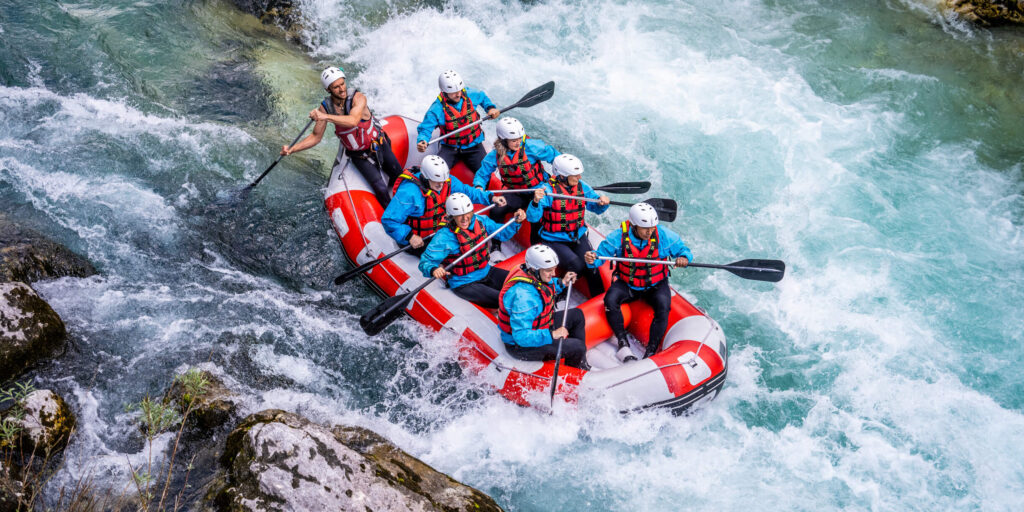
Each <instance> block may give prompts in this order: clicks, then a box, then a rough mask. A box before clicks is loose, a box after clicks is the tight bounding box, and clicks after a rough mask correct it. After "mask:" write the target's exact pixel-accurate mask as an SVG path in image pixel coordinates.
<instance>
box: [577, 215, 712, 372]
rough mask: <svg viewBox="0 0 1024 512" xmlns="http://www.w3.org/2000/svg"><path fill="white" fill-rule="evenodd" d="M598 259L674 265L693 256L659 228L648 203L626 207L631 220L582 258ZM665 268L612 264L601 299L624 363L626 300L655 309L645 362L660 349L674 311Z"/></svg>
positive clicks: (629, 357)
mask: <svg viewBox="0 0 1024 512" xmlns="http://www.w3.org/2000/svg"><path fill="white" fill-rule="evenodd" d="M598 256H618V257H623V258H639V259H661V260H664V259H673V258H674V259H675V262H676V264H675V266H676V267H685V266H687V265H689V264H690V259H691V258H693V254H692V253H690V248H689V247H687V246H686V243H685V242H683V240H682V239H681V238H679V235H677V234H675V233H673V232H671V231H669V230H667V229H663V228H662V227H660V226H658V212H657V211H655V209H654V207H653V206H651V205H649V204H647V203H637V204H634V205H633V206H631V207H630V208H629V221H628V222H623V223H622V229H621V230H616V231H613V232H612V233H611V234H609V235H608V238H605V239H604V241H603V242H601V245H599V246H598V247H597V251H590V252H588V253H587V254H586V256H585V259H586V261H587V265H588V266H590V267H592V268H597V267H600V266H601V265H602V264H603V263H604V260H598V259H597V257H598ZM668 273H669V271H668V265H655V264H646V263H624V262H616V263H615V281H614V282H613V283H612V284H611V286H609V287H608V292H607V293H605V295H604V312H605V316H607V317H608V323H609V324H611V327H612V332H614V333H615V337H616V338H617V339H618V340H619V351H618V353H617V354H616V355H617V356H618V357H619V360H621V361H623V362H627V361H635V360H636V357H635V356H634V355H633V352H632V350H631V349H630V348H629V340H628V339H627V338H626V327H625V326H624V325H623V319H622V310H621V309H620V307H621V306H622V304H625V303H627V302H633V301H635V300H643V301H644V302H646V303H648V304H650V305H651V308H652V309H654V321H653V322H651V329H650V331H649V334H650V338H649V339H650V341H648V343H647V351H646V352H645V353H644V358H648V357H651V356H653V355H654V354H655V353H657V352H658V349H659V348H661V342H662V338H664V337H665V330H666V329H667V328H668V313H669V310H670V309H671V307H672V290H670V289H669V285H668Z"/></svg>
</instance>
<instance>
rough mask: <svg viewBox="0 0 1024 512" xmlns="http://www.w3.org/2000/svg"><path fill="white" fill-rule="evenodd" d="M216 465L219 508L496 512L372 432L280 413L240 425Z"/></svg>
mask: <svg viewBox="0 0 1024 512" xmlns="http://www.w3.org/2000/svg"><path fill="white" fill-rule="evenodd" d="M221 463H222V464H223V465H224V466H225V468H226V470H225V474H224V475H223V477H222V478H220V479H219V480H218V481H217V482H216V483H215V485H214V486H213V487H212V488H211V490H210V492H209V493H208V494H207V498H208V499H210V500H211V505H212V506H213V507H214V508H215V509H216V510H224V511H227V510H230V511H269V510H374V511H384V510H401V511H406V510H422V511H428V510H446V511H447V510H451V511H455V510H467V511H468V510H473V511H488V510H491V511H497V510H501V509H500V508H499V507H498V505H497V504H496V503H495V502H494V500H492V499H491V498H490V497H489V496H487V495H486V494H483V493H482V492H480V491H478V490H476V489H473V488H471V487H467V486H465V485H462V484H460V483H458V482H456V481H455V480H453V479H452V478H450V477H448V476H447V475H444V474H442V473H439V472H437V471H436V470H434V469H433V468H431V467H430V466H428V465H427V464H425V463H423V462H422V461H420V460H418V459H416V458H415V457H412V456H411V455H409V454H407V453H405V452H403V451H401V450H400V449H398V448H397V447H395V446H394V445H393V444H391V443H390V442H388V441H387V440H386V439H384V438H383V437H381V436H379V435H377V434H374V433H373V432H370V431H368V430H365V429H361V428H355V427H335V428H333V429H329V428H327V427H325V426H323V425H319V424H316V423H312V422H310V421H309V420H307V419H305V418H303V417H301V416H298V415H295V414H292V413H289V412H285V411H280V410H267V411H261V412H258V413H256V414H253V415H251V416H249V417H247V418H246V419H245V420H243V421H242V423H241V424H240V425H239V426H238V427H237V428H235V430H234V431H232V432H231V435H229V436H228V440H227V446H226V448H225V451H224V455H223V457H222V458H221Z"/></svg>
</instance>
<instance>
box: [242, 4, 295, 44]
mask: <svg viewBox="0 0 1024 512" xmlns="http://www.w3.org/2000/svg"><path fill="white" fill-rule="evenodd" d="M232 2H233V3H234V4H235V5H236V6H237V7H238V8H239V9H241V10H242V12H246V13H249V14H252V15H253V16H256V17H257V18H259V19H260V21H262V22H263V23H266V24H268V25H277V26H278V27H281V28H282V29H284V31H285V33H286V34H287V35H288V38H289V39H292V40H295V41H298V40H299V35H298V34H299V32H300V31H301V30H302V25H301V24H300V21H301V19H302V16H301V14H299V8H298V6H297V5H295V3H296V2H294V1H293V0H232Z"/></svg>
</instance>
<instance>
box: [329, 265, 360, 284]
mask: <svg viewBox="0 0 1024 512" xmlns="http://www.w3.org/2000/svg"><path fill="white" fill-rule="evenodd" d="M365 270H366V266H365V265H363V266H359V267H356V268H354V269H352V270H349V271H348V272H345V273H344V274H342V275H340V276H338V277H335V278H334V285H335V286H341V285H343V284H345V283H347V282H348V281H350V280H351V279H352V278H353V277H356V276H359V275H362V274H363V271H365Z"/></svg>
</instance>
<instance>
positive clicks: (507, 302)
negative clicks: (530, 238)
mask: <svg viewBox="0 0 1024 512" xmlns="http://www.w3.org/2000/svg"><path fill="white" fill-rule="evenodd" d="M557 266H558V255H557V254H555V251H553V250H552V249H551V248H550V247H548V246H546V245H542V244H537V245H534V246H532V247H530V248H529V249H527V250H526V263H524V264H522V265H520V266H519V268H517V269H515V270H514V271H512V272H511V274H510V275H509V276H508V278H507V279H505V284H504V286H502V288H501V294H500V295H499V297H498V327H500V328H501V341H503V342H505V350H507V351H508V353H509V355H511V356H512V357H514V358H516V359H522V360H524V361H543V360H545V359H554V358H555V356H556V355H557V354H558V339H559V338H565V341H563V342H562V355H563V356H564V357H565V364H567V365H569V366H574V367H576V368H580V369H582V370H589V369H590V365H589V364H587V344H586V342H585V341H584V340H585V339H586V332H587V331H586V318H584V316H583V312H582V311H580V310H579V308H572V309H570V310H568V311H565V312H564V314H565V315H566V317H565V327H562V314H563V313H562V312H558V313H555V296H557V295H558V294H559V293H560V292H561V291H562V290H563V289H564V288H565V287H567V286H569V285H571V284H572V282H573V281H574V280H575V279H576V273H574V272H566V274H565V277H563V278H562V279H561V280H558V279H556V277H555V267H557Z"/></svg>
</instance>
